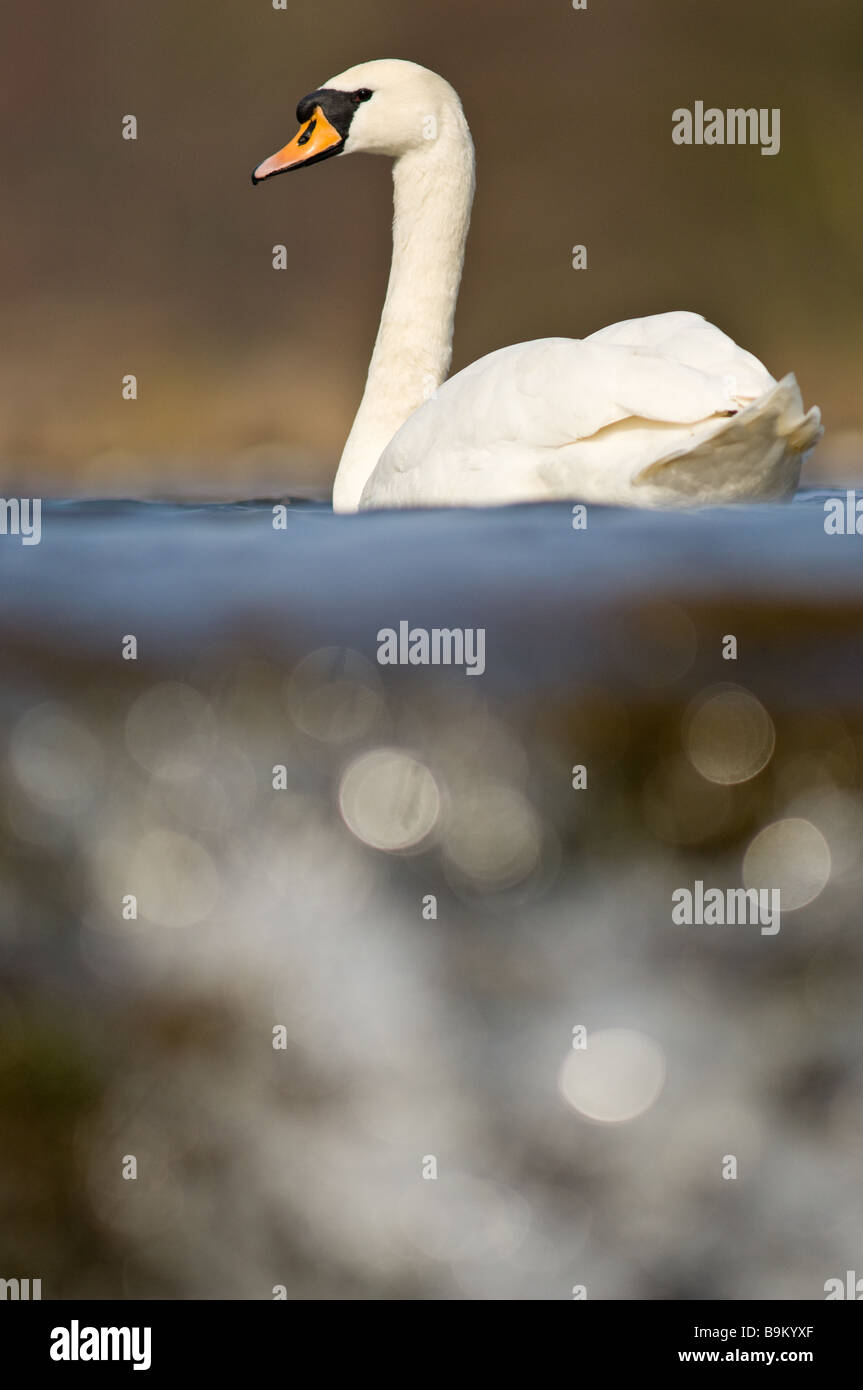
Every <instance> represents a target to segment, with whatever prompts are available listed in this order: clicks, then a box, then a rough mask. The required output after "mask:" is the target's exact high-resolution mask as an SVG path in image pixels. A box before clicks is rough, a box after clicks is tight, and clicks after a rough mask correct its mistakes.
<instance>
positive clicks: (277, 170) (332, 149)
mask: <svg viewBox="0 0 863 1390" xmlns="http://www.w3.org/2000/svg"><path fill="white" fill-rule="evenodd" d="M343 143H344V137H343V136H341V135H340V134H339V132H338V131H337V130H336V128H335V126H331V125H330V123H329V121H328V120H327V118H326V116H325V115H324V113H323V111H322V110H321V108H320V106H316V107H315V109H314V114H313V115H312V118H311V120H309V121H307V122H306V124H305V125H303V126H300V129H299V130H298V131H297V133H296V135H295V136H294V138H293V140H292V141H291V143H290V144H289V145H285V148H284V149H283V150H279V152H278V154H271V155H270V157H269V159H265V160H264V162H263V164H259V165H258V167H257V169H256V170H255V172H254V173H253V174H252V183H261V181H262V180H263V179H269V178H272V176H273V174H284V173H285V172H286V170H288V169H298V168H299V167H300V165H301V164H312V163H314V162H315V160H318V159H325V158H326V157H327V155H329V154H337V153H338V149H337V147H338V146H339V145H341V144H343Z"/></svg>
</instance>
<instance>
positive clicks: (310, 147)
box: [252, 58, 467, 183]
mask: <svg viewBox="0 0 863 1390" xmlns="http://www.w3.org/2000/svg"><path fill="white" fill-rule="evenodd" d="M297 120H298V121H299V122H300V129H299V130H298V131H297V133H296V135H295V136H294V138H293V140H291V142H290V143H289V144H287V145H285V146H284V148H283V149H281V150H279V151H278V152H277V153H276V154H274V155H271V156H270V158H269V159H265V160H264V161H263V163H262V164H259V165H258V167H257V168H256V169H255V171H254V173H253V174H252V183H261V182H263V180H264V179H269V178H272V177H273V175H275V174H284V173H287V172H288V171H289V170H290V169H301V168H303V167H304V166H305V165H307V164H317V163H318V162H319V161H320V160H322V159H330V158H331V157H332V156H333V155H338V154H383V155H389V156H390V157H391V158H394V159H398V158H400V157H401V156H402V155H404V154H408V153H410V152H411V151H413V150H422V149H423V148H428V147H429V144H430V143H433V142H434V141H435V140H436V139H437V136H438V135H439V134H440V133H441V132H442V131H444V130H448V129H452V128H453V126H454V124H455V125H456V126H457V127H458V128H459V129H463V131H464V132H465V133H466V132H467V126H466V123H465V121H464V116H463V114H462V109H461V103H460V102H459V99H458V97H457V95H456V93H455V92H454V91H453V89H452V87H451V86H450V85H449V83H448V82H445V81H444V79H443V78H442V77H439V76H438V75H437V73H435V72H431V71H430V70H429V69H428V68H423V67H420V65H419V64H418V63H408V62H405V61H402V60H401V59H397V58H381V59H378V60H377V61H376V62H373V63H360V64H358V65H357V66H356V67H353V68H348V70H347V71H346V72H341V73H339V74H338V75H337V76H336V77H331V78H330V80H329V81H328V82H325V83H324V85H323V86H322V87H318V88H317V89H316V90H315V91H314V92H309V94H308V96H304V97H303V99H302V101H300V103H299V104H298V106H297Z"/></svg>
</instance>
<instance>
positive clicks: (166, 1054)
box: [0, 495, 863, 1299]
mask: <svg viewBox="0 0 863 1390" xmlns="http://www.w3.org/2000/svg"><path fill="white" fill-rule="evenodd" d="M861 546H863V540H861V538H860V537H853V536H846V537H828V536H826V535H825V534H824V530H823V511H822V499H821V498H820V497H818V496H817V495H810V496H808V497H806V496H804V497H801V498H800V499H799V500H798V501H797V502H796V503H795V504H793V505H792V506H790V507H787V508H780V507H773V508H751V509H740V510H737V511H733V512H732V511H717V512H703V513H699V514H696V515H692V516H674V515H660V514H656V515H646V514H643V513H627V512H618V511H615V510H608V511H603V510H602V509H591V512H590V520H589V525H588V529H587V530H586V531H584V532H575V531H573V530H572V527H571V524H570V515H569V509H568V508H566V507H560V506H549V507H525V508H516V509H509V510H503V511H499V512H489V513H464V512H453V513H437V514H435V513H430V514H422V513H418V514H405V515H402V516H398V515H391V516H386V515H381V516H367V517H361V518H349V519H342V518H337V517H333V516H332V515H331V514H330V513H329V512H328V511H327V510H325V509H322V508H317V507H314V506H310V505H300V506H296V507H293V508H291V509H289V511H288V517H287V529H286V530H284V531H274V530H273V527H272V510H271V504H269V503H259V504H249V505H246V506H238V507H214V506H211V507H191V506H187V507H169V506H160V505H155V504H151V505H146V504H143V505H142V504H138V505H134V504H109V503H104V504H71V505H62V504H56V505H54V506H52V507H50V508H47V509H46V514H45V518H44V534H43V540H42V544H41V545H40V546H39V547H33V548H29V549H28V548H24V547H19V546H17V545H16V544H15V543H14V542H13V541H10V540H9V538H6V539H5V540H4V544H3V547H2V550H0V561H2V568H3V581H4V593H5V594H6V595H7V600H8V601H7V602H5V603H4V607H3V612H2V616H0V638H2V643H3V650H4V656H5V659H4V668H3V682H2V702H3V713H4V725H5V726H6V728H7V729H8V747H7V754H8V757H7V762H6V768H5V771H4V774H3V775H4V785H3V788H2V802H0V804H2V814H3V818H4V835H3V839H4V844H5V848H4V851H3V863H2V872H3V885H2V908H0V911H2V918H0V933H2V935H0V947H2V967H0V991H2V993H0V1010H2V1032H3V1044H2V1051H0V1109H2V1113H3V1117H4V1118H3V1125H2V1139H0V1144H2V1173H0V1192H2V1195H3V1206H4V1211H3V1216H2V1222H0V1266H2V1267H0V1273H2V1274H3V1275H4V1276H5V1277H12V1276H15V1275H18V1276H20V1277H28V1276H29V1277H41V1278H42V1280H43V1296H44V1297H46V1298H52V1297H73V1298H74V1297H80V1298H117V1297H120V1298H124V1297H171V1298H193V1297H202V1298H225V1297H241V1298H264V1299H267V1298H270V1297H272V1296H273V1288H274V1287H275V1286H278V1285H283V1286H285V1289H286V1291H287V1296H288V1297H289V1298H300V1299H303V1298H360V1299H363V1298H371V1299H381V1298H383V1299H389V1298H402V1299H427V1298H443V1299H487V1298H512V1299H568V1298H570V1297H571V1296H572V1289H573V1286H575V1285H584V1286H586V1289H587V1296H588V1297H589V1298H592V1299H593V1298H624V1299H626V1298H647V1299H662V1298H691V1299H708V1298H718V1299H738V1298H788V1299H818V1298H822V1297H823V1296H824V1292H823V1289H824V1283H825V1281H826V1280H827V1279H828V1278H831V1277H836V1276H838V1277H840V1278H844V1273H845V1270H846V1269H855V1268H858V1269H859V1261H860V1258H861V1249H863V1222H861V1217H860V1207H859V1173H860V1161H861V1145H863V1140H862V1139H861V1134H863V1129H861V1123H860V1121H861V1099H863V1036H861V1026H860V1014H859V999H860V990H861V984H863V940H861V934H860V929H859V923H860V899H861V892H863V855H861V850H863V660H861V657H863V621H861V620H863V565H861V559H860V556H861V550H860V547H861ZM402 619H407V620H409V621H410V622H411V624H413V625H425V626H428V627H431V626H434V625H440V626H446V627H450V628H451V627H454V626H457V625H463V626H470V627H483V628H484V629H485V630H486V661H487V664H486V670H485V673H484V674H483V676H482V677H476V678H471V677H468V676H466V675H465V674H464V673H463V672H458V671H449V672H447V671H444V670H442V669H436V670H433V669H431V668H426V667H404V668H388V667H382V666H379V665H378V663H377V661H376V659H375V658H376V645H377V644H376V634H377V632H378V630H379V629H380V628H383V627H385V626H397V625H398V623H399V621H400V620H402ZM130 635H135V636H136V638H137V643H138V655H137V660H134V661H132V660H124V659H122V656H121V651H122V648H123V644H124V639H127V638H128V637H129V636H130ZM728 635H734V636H735V637H736V639H737V644H738V657H737V660H736V661H728V660H723V657H722V651H723V642H724V639H726V638H727V637H728ZM575 765H584V766H585V768H586V769H587V786H586V788H585V789H583V790H574V789H573V787H572V780H573V779H572V769H573V767H574V766H575ZM282 768H283V769H284V772H283V773H282V772H281V771H276V772H275V773H274V769H282ZM274 782H275V784H276V785H275V786H274ZM696 880H702V881H703V882H704V883H705V884H706V885H715V886H718V887H721V888H725V887H737V886H739V885H740V884H741V883H744V884H747V885H751V884H755V885H756V886H767V885H770V886H779V887H780V888H781V892H782V901H783V913H782V921H781V930H780V931H779V932H778V933H777V934H775V935H765V934H762V933H761V932H760V931H759V928H758V927H757V926H755V925H740V926H709V925H708V926H683V925H677V924H675V923H673V921H672V916H671V909H672V900H671V894H672V892H673V891H674V890H675V889H678V888H681V887H689V888H691V887H692V885H693V883H694V882H695V881H696ZM128 895H134V897H135V898H136V900H137V919H135V920H128V919H127V918H128V905H129V901H130V900H129V896H128ZM432 898H433V899H434V900H435V903H436V909H435V908H433V906H432V902H431V899H432ZM124 903H125V905H126V909H127V912H126V916H124ZM435 910H436V916H435V915H433V914H434V911H435ZM580 1027H583V1028H585V1029H586V1030H587V1047H586V1049H584V1050H581V1049H578V1048H574V1047H573V1041H574V1040H577V1038H578V1034H577V1033H576V1034H574V1032H573V1030H574V1029H575V1030H577V1029H579V1028H580ZM280 1029H283V1030H284V1031H283V1032H280V1031H279V1030H280ZM274 1030H275V1033H274ZM274 1041H276V1042H279V1043H282V1042H284V1044H285V1045H284V1046H283V1047H282V1046H279V1047H278V1048H276V1047H274V1045H273V1044H274ZM128 1156H134V1157H135V1158H136V1160H137V1178H136V1180H134V1181H126V1180H124V1179H123V1176H122V1172H123V1167H124V1162H127V1159H128ZM728 1156H734V1157H735V1158H736V1160H737V1164H738V1176H737V1179H736V1180H724V1179H723V1176H722V1172H723V1165H724V1164H726V1161H727V1158H728ZM431 1158H434V1159H435V1160H436V1164H437V1179H436V1180H426V1178H424V1176H423V1174H424V1169H425V1171H426V1173H427V1174H428V1173H429V1172H430V1171H431V1169H432V1168H433V1165H431V1164H430V1162H429V1160H430V1159H431ZM127 1166H128V1165H127Z"/></svg>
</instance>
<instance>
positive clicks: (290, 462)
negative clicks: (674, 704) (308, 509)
mask: <svg viewBox="0 0 863 1390" xmlns="http://www.w3.org/2000/svg"><path fill="white" fill-rule="evenodd" d="M3 29H4V30H5V33H4V34H3V44H2V50H3V52H4V54H5V73H4V80H3V82H2V84H0V101H2V102H3V105H4V107H5V112H4V114H5V126H6V132H7V136H6V139H5V140H4V142H3V153H2V156H0V157H2V161H3V165H4V169H3V182H4V187H5V189H6V197H5V200H4V202H5V207H4V223H5V238H4V240H5V247H4V254H3V256H2V263H0V275H2V280H3V303H4V328H5V331H4V333H3V336H2V342H0V461H2V482H3V485H4V487H5V488H6V489H7V491H11V490H12V489H17V490H19V491H22V492H26V493H27V494H28V495H29V494H31V493H33V492H36V491H38V490H39V489H42V490H44V491H52V490H57V491H61V492H62V491H87V492H112V493H120V494H123V493H130V494H134V493H137V492H154V493H164V492H183V491H193V492H201V491H203V492H207V491H212V492H215V493H218V492H238V493H243V492H245V491H247V490H256V489H258V490H267V489H269V490H276V491H281V490H287V489H289V488H291V487H298V488H301V487H310V488H317V489H324V488H326V487H327V486H328V485H329V483H330V480H331V477H332V473H333V470H334V467H335V464H336V461H337V458H338V454H339V451H340V448H341V444H342V442H343V439H344V436H345V434H346V432H347V430H348V427H349V424H350V421H351V418H352V415H353V411H354V410H355V408H356V404H357V401H358V399H359V396H360V393H361V389H362V382H363V378H364V374H365V367H366V363H367V360H368V355H369V352H370V349H371V346H372V342H373V339H374V334H375V331H376V325H377V316H378V313H379V308H380V304H381V301H382V297H383V292H384V287H385V281H386V274H387V269H388V263H389V224H390V218H391V207H390V185H389V168H388V162H387V161H383V160H360V159H356V160H340V161H339V162H338V163H333V164H329V165H328V166H327V168H326V169H323V168H315V169H312V170H307V171H302V172H301V173H298V174H297V175H296V176H294V177H292V178H291V179H282V180H279V181H278V182H277V183H276V184H274V185H273V186H265V187H263V188H259V189H253V187H252V185H251V183H250V181H249V174H250V171H251V169H252V168H253V166H254V165H255V164H256V163H257V162H258V161H259V160H261V159H262V158H264V157H265V156H266V155H268V154H270V153H272V151H273V150H275V149H276V148H278V147H279V146H280V145H281V144H283V143H284V142H285V141H286V140H287V139H289V138H290V137H291V136H292V135H293V133H294V130H295V126H296V123H295V119H294V108H295V105H296V102H297V100H298V99H299V98H300V97H301V96H302V95H304V94H305V93H306V92H308V91H310V90H311V89H313V88H314V87H316V86H317V85H319V84H320V83H322V82H323V81H324V80H326V79H327V78H328V77H330V76H332V75H333V74H334V73H336V72H339V71H340V70H342V69H343V68H345V67H347V66H350V65H352V64H353V63H356V62H361V61H364V60H366V59H370V58H377V57H404V58H410V59H413V60H415V61H417V62H420V63H423V64H425V65H426V66H429V67H431V68H434V69H436V70H438V71H440V72H441V73H443V74H444V76H446V77H447V78H448V79H449V80H450V81H451V82H452V83H453V85H454V86H455V87H456V89H457V90H458V92H459V93H460V95H461V97H462V100H463V102H464V105H465V109H466V112H467V115H468V119H469V121H470V124H471V127H472V130H473V133H474V138H475V141H476V146H477V153H478V194H477V201H476V206H475V213H474V222H473V228H472V232H471V239H470V242H469V247H468V257H467V268H466V273H465V278H464V282H463V290H462V296H461V303H460V310H459V315H458V319H457V330H456V344H455V357H454V363H453V367H454V369H458V368H460V367H462V366H464V365H465V364H466V363H468V362H469V361H471V360H473V359H474V358H475V357H477V356H480V355H481V354H483V353H485V352H488V351H491V350H492V349H494V348H496V347H499V346H501V345H502V344H504V343H508V342H516V341H519V340H522V339H526V338H532V337H540V336H546V335H552V334H568V335H572V336H583V335H584V334H587V333H590V332H592V331H593V330H595V329H597V328H599V327H601V326H602V325H603V324H605V323H609V322H612V321H613V320H615V319H619V318H626V317H630V316H633V315H641V314H649V313H654V312H658V311H662V310H666V309H675V308H690V309H695V310H698V311H700V312H703V313H704V314H705V315H707V316H708V317H709V318H711V319H713V320H714V321H716V322H717V323H718V324H719V325H720V326H721V327H723V328H724V329H725V330H726V331H728V332H729V333H731V334H732V336H734V337H735V338H737V339H738V341H741V342H742V343H743V344H744V345H745V346H746V347H748V348H749V349H751V350H752V351H754V352H755V353H757V354H758V355H759V356H760V357H761V358H763V359H764V361H765V362H766V363H767V365H768V366H769V368H770V369H771V370H772V371H773V373H774V374H775V375H780V374H782V373H784V372H786V371H788V370H792V369H793V370H794V371H796V372H797V375H798V378H799V380H800V382H801V386H802V389H803V393H804V396H805V399H806V401H807V403H812V402H817V403H818V404H820V405H821V407H822V409H823V411H824V415H825V420H826V423H827V426H828V435H827V438H826V440H825V442H824V444H823V445H822V447H821V449H820V450H819V452H818V454H817V455H816V466H817V469H818V470H819V471H820V475H821V476H823V477H828V476H829V478H830V480H831V481H838V480H840V479H841V478H843V477H850V476H854V475H855V465H856V464H857V463H858V461H859V459H860V456H861V449H860V443H861V431H863V404H861V398H860V390H859V382H860V375H861V371H860V369H861V358H863V338H861V334H860V331H859V304H860V298H861V294H860V292H861V288H863V256H861V247H860V226H861V223H863V199H861V191H860V177H859V164H860V149H861V147H863V87H861V75H863V11H861V9H860V7H859V5H857V4H855V3H853V0H820V3H819V4H818V5H817V6H815V5H812V4H804V3H802V0H757V3H753V0H726V3H724V4H722V5H719V6H708V5H705V4H698V5H696V4H693V3H692V0H656V2H655V3H652V4H649V5H648V4H645V3H644V0H618V3H616V4H607V3H601V0H590V6H589V9H588V10H587V11H586V12H575V11H573V10H572V9H571V7H570V5H569V3H568V0H543V3H539V4H536V3H534V4H530V5H527V4H525V3H524V0H472V3H471V4H470V5H466V4H465V3H464V0H437V3H435V4H429V5H416V4H414V5H410V6H406V5H405V4H404V3H403V2H402V0H364V3H359V4H358V3H356V0H318V3H315V4H314V5H303V6H297V5H292V6H291V7H290V9H289V10H288V11H276V10H273V8H272V6H271V4H270V0H218V3H217V4H213V3H211V2H210V3H208V2H207V0H185V3H183V4H182V5H177V4H174V3H170V2H169V0H150V3H148V4H147V5H123V6H119V5H117V4H116V3H115V0H85V3H83V4H78V5H75V6H70V5H66V6H56V5H55V6H51V7H50V8H49V7H48V6H46V5H44V4H42V5H40V4H33V3H26V4H25V3H24V0H12V3H11V4H10V5H8V6H7V7H6V15H5V19H4V21H3ZM698 99H701V100H704V101H705V102H706V103H707V104H714V105H717V106H720V107H727V106H738V105H743V106H756V107H775V106H778V107H780V108H781V112H782V149H781V153H780V154H779V155H778V156H777V157H776V158H767V157H762V156H761V154H760V153H759V151H758V149H757V148H743V149H741V148H701V149H698V148H680V147H677V146H675V145H673V144H672V140H671V113H672V111H673V109H674V108H675V107H677V106H681V105H683V106H690V107H691V105H692V103H693V102H694V101H695V100H698ZM126 113H133V114H135V115H136V116H137V118H138V122H139V138H138V140H137V142H136V143H131V142H127V141H124V140H123V139H122V138H121V121H122V117H123V116H124V115H125V114H126ZM277 242H284V243H285V244H287V246H288V247H289V251H290V253H291V258H292V259H291V264H290V266H289V268H288V270H287V271H285V272H276V271H274V270H273V269H272V266H271V247H272V246H273V245H274V244H275V243H277ZM574 243H584V244H585V245H586V246H587V248H588V255H589V267H590V268H589V270H588V271H587V272H586V273H585V272H574V271H573V270H572V269H571V268H570V248H571V246H572V245H573V244H574ZM124 373H135V374H136V375H137V377H138V381H139V390H140V399H139V400H138V401H137V402H136V403H127V402H124V401H123V400H122V399H121V394H120V392H121V378H122V376H123V374H124Z"/></svg>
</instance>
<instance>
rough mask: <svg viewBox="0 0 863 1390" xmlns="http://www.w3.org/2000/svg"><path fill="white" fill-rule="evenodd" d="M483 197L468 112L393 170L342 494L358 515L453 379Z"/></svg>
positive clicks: (454, 114)
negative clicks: (400, 436) (385, 250)
mask: <svg viewBox="0 0 863 1390" xmlns="http://www.w3.org/2000/svg"><path fill="white" fill-rule="evenodd" d="M473 191H474V156H473V142H472V140H471V138H470V131H469V130H468V127H467V122H466V120H465V118H464V115H463V113H462V111H461V108H460V107H459V108H458V109H457V110H455V109H454V110H452V111H447V113H446V116H445V118H443V119H442V120H441V121H440V129H439V130H438V131H437V134H436V138H434V139H429V140H428V141H425V142H424V143H423V145H422V146H421V147H419V148H418V149H413V150H411V151H409V152H408V153H407V154H403V155H401V156H400V157H399V158H398V159H397V160H396V161H395V163H394V165H393V212H394V216H393V257H392V265H391V267H390V278H389V284H388V286H387V297H386V300H385V302H384V307H383V313H382V314H381V322H380V328H379V329H378V336H377V340H376V342H375V347H374V352H373V353H372V359H371V362H370V364H369V372H368V377H367V379H366V389H365V391H364V393H363V398H362V401H361V402H360V408H359V410H358V411H357V414H356V418H355V420H354V423H353V425H352V426H351V432H350V434H349V435H348V438H347V442H346V444H345V447H344V450H343V451H342V457H341V461H340V462H339V468H338V472H337V474H336V480H335V485H334V487H333V507H334V509H335V510H336V511H337V512H355V511H356V510H357V508H358V506H359V501H360V495H361V493H362V490H363V487H364V486H365V484H366V482H367V481H368V479H369V477H370V475H371V473H372V470H373V469H374V466H375V464H376V463H377V461H378V459H379V458H380V456H381V454H382V453H383V451H384V449H385V448H386V446H387V444H389V442H390V440H391V439H392V437H393V435H394V434H395V432H396V430H397V429H398V428H399V426H400V425H403V424H404V422H405V420H407V418H408V416H410V415H412V414H413V412H414V411H415V410H416V409H417V407H418V406H420V405H422V403H423V401H424V400H427V399H428V397H429V396H430V395H431V394H432V392H433V391H434V390H435V389H436V388H437V387H438V386H439V385H440V384H441V382H442V381H443V380H444V379H445V377H446V374H447V372H448V371H449V365H450V358H451V356H452V334H453V319H454V317H455V306H456V299H457V298H458V287H459V281H460V280H461V272H462V264H463V262H464V246H465V240H466V238H467V230H468V225H469V222H470V211H471V204H472V203H473Z"/></svg>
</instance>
